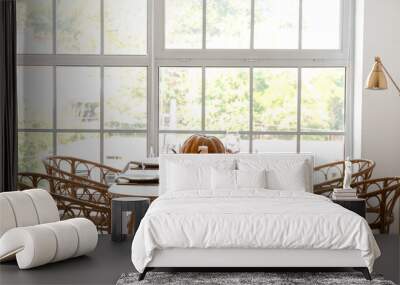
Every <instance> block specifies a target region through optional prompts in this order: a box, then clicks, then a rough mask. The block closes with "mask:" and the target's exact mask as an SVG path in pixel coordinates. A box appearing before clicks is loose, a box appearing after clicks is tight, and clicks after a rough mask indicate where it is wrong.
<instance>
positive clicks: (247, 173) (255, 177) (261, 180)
mask: <svg viewBox="0 0 400 285" xmlns="http://www.w3.org/2000/svg"><path fill="white" fill-rule="evenodd" d="M266 174H267V171H266V170H265V169H263V170H236V177H237V178H236V179H237V188H267V175H266Z"/></svg>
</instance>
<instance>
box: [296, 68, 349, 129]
mask: <svg viewBox="0 0 400 285" xmlns="http://www.w3.org/2000/svg"><path fill="white" fill-rule="evenodd" d="M301 72H302V74H301V78H302V84H301V86H302V90H301V92H302V96H301V130H302V131H317V132H318V131H322V132H323V131H327V132H329V131H344V106H345V82H346V70H345V68H303V69H302V70H301Z"/></svg>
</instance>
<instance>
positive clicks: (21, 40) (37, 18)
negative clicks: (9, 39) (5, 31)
mask: <svg viewBox="0 0 400 285" xmlns="http://www.w3.org/2000/svg"><path fill="white" fill-rule="evenodd" d="M17 15H18V17H17V18H18V25H17V26H18V30H17V36H18V41H17V43H18V53H19V58H18V59H19V67H18V103H19V104H18V106H19V108H18V126H19V136H18V138H19V171H43V166H42V163H41V161H40V160H41V159H42V158H44V157H45V156H46V155H49V154H58V155H66V156H76V157H80V158H84V159H89V160H94V161H98V162H105V163H107V164H108V165H111V166H115V167H121V168H122V167H123V166H124V165H125V164H126V162H127V161H128V160H130V159H141V158H144V157H145V156H146V149H147V129H148V128H147V114H148V112H147V105H148V103H147V98H148V89H149V88H148V84H147V83H148V73H149V71H148V70H149V62H150V60H149V56H148V42H147V34H148V33H147V30H148V24H147V19H148V16H147V15H148V10H147V0H112V1H111V0H54V1H53V0H35V1H32V0H17Z"/></svg>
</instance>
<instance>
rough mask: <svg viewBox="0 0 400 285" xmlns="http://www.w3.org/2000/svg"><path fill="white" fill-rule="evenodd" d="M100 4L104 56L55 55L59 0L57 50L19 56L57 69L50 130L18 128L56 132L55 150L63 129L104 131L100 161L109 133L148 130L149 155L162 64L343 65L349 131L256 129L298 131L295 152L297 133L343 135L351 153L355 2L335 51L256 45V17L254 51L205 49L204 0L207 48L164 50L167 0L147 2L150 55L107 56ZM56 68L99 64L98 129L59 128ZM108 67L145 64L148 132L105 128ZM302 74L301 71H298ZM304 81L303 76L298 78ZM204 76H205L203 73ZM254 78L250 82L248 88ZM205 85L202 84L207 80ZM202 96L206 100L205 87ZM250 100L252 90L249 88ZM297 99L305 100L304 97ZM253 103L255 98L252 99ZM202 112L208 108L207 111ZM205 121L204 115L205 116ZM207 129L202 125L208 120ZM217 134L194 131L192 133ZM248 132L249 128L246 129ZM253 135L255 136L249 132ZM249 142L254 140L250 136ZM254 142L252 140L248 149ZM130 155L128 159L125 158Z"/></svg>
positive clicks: (154, 143)
mask: <svg viewBox="0 0 400 285" xmlns="http://www.w3.org/2000/svg"><path fill="white" fill-rule="evenodd" d="M99 1H100V3H101V4H100V5H101V20H100V22H101V37H100V45H101V48H100V54H99V55H84V54H76V55H71V54H56V52H55V51H56V2H57V1H56V0H52V4H53V31H52V35H53V53H52V54H19V55H18V56H17V65H18V66H51V67H53V82H54V84H53V88H54V91H53V93H54V94H53V96H54V97H53V127H52V128H49V129H19V131H21V132H49V133H53V152H54V154H57V133H63V132H89V133H90V132H96V133H100V162H103V160H104V134H105V133H108V132H110V133H143V132H146V133H147V154H149V153H150V148H153V150H154V152H155V153H156V154H158V153H159V133H160V132H159V68H160V67H165V66H176V67H184V66H186V67H191V66H194V67H202V69H203V73H204V68H205V67H248V68H250V70H251V71H250V72H252V69H253V68H255V67H264V68H268V67H282V68H284V67H288V68H290V67H292V68H301V67H345V68H346V97H345V129H344V131H343V132H300V130H299V128H298V129H297V131H295V132H258V131H257V132H254V133H257V134H259V133H265V134H295V135H297V151H299V144H300V140H299V136H300V135H301V134H317V135H329V134H339V135H344V138H345V156H351V155H352V153H353V150H352V141H353V139H352V134H353V124H352V121H353V92H352V88H353V86H352V79H353V46H354V43H353V35H354V23H353V21H354V7H355V3H354V0H341V19H342V21H341V27H340V35H341V41H340V43H341V44H340V49H337V50H308V49H307V50H301V49H298V50H283V49H282V50H279V49H254V48H253V38H254V21H253V20H252V21H251V33H250V40H251V47H250V49H204V47H205V34H206V30H205V29H206V25H205V17H206V15H205V11H206V9H205V5H206V1H207V0H203V43H202V45H203V48H202V49H165V48H164V40H165V39H164V26H165V25H164V21H165V15H164V0H148V1H147V54H146V55H104V34H103V32H104V21H103V20H104V0H99ZM254 1H255V0H251V14H252V15H253V14H254ZM299 1H300V6H299V7H300V11H299V13H300V16H299V21H300V25H299V47H300V43H301V33H302V27H301V21H302V11H301V10H302V9H301V7H302V5H301V4H302V1H303V0H299ZM56 66H88V67H89V66H98V67H100V68H101V95H100V129H99V130H97V129H96V130H93V129H90V130H86V129H59V128H57V113H56V112H57V108H56V107H57V101H56V100H57V96H56V88H57V85H56V84H57V82H56V74H55V73H56V71H55V69H56ZM105 67H147V129H146V130H115V129H111V130H108V129H105V128H104V88H103V87H104V77H103V74H104V68H105ZM298 76H299V77H300V76H301V73H300V72H299V75H298ZM299 79H301V78H299ZM299 79H298V92H300V90H301V80H299ZM203 80H204V76H203ZM251 85H252V82H251V81H250V89H252V88H251ZM203 89H204V83H203ZM202 92H203V95H202V96H203V100H204V92H205V91H204V90H203V91H202ZM250 94H251V95H250V96H251V98H252V91H250ZM298 100H299V101H301V98H300V96H298ZM250 106H252V100H251V102H250ZM300 109H301V105H300V104H298V114H297V116H298V124H299V122H300V115H301V113H300ZM203 113H204V110H203ZM202 116H203V117H202V120H203V121H204V114H202ZM250 118H251V121H250V126H249V132H252V125H253V124H252V108H251V109H250ZM202 125H203V129H204V123H203V124H202ZM168 132H170V133H187V131H163V133H168ZM196 132H200V133H213V132H212V131H207V132H204V131H203V130H202V131H193V133H196ZM244 133H246V132H244ZM250 138H251V136H250ZM250 140H251V139H250ZM251 147H252V143H250V151H251V150H252V149H251ZM127 159H129V158H127Z"/></svg>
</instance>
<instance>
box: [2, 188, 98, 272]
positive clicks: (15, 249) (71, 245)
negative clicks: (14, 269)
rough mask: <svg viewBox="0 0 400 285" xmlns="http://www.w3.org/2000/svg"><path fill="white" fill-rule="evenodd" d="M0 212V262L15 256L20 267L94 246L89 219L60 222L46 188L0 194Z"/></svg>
mask: <svg viewBox="0 0 400 285" xmlns="http://www.w3.org/2000/svg"><path fill="white" fill-rule="evenodd" d="M0 214H1V216H0V222H1V223H0V261H5V260H10V259H15V258H16V259H17V262H18V266H19V268H21V269H26V268H32V267H36V266H40V265H43V264H46V263H49V262H56V261H59V260H63V259H67V258H71V257H75V256H79V255H83V254H86V253H88V252H90V251H92V250H93V249H94V248H95V247H96V245H97V238H98V237H97V229H96V226H95V225H94V224H93V222H91V221H90V220H88V219H85V218H76V219H70V220H66V221H61V222H60V221H59V214H58V210H57V207H56V204H55V201H54V200H53V198H52V197H51V195H50V194H49V193H48V192H47V191H46V190H42V189H31V190H25V191H13V192H3V193H0ZM38 223H40V224H38Z"/></svg>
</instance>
